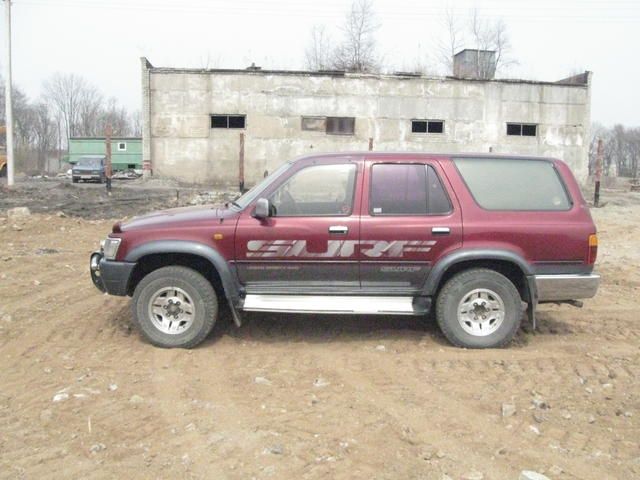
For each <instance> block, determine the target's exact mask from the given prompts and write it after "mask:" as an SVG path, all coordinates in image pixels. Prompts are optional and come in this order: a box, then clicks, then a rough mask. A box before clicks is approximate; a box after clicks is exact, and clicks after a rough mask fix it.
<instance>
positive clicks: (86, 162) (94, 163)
mask: <svg viewBox="0 0 640 480" xmlns="http://www.w3.org/2000/svg"><path fill="white" fill-rule="evenodd" d="M100 161H101V159H100V158H86V157H84V158H81V159H80V160H78V163H77V165H78V166H80V167H100V166H101V165H102V164H101V163H100Z"/></svg>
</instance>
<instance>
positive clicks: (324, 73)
mask: <svg viewBox="0 0 640 480" xmlns="http://www.w3.org/2000/svg"><path fill="white" fill-rule="evenodd" d="M142 60H143V64H144V65H145V68H147V69H148V70H149V72H151V73H155V74H203V75H204V74H209V75H216V74H217V75H259V76H264V75H289V76H303V77H305V76H306V77H337V78H362V79H394V78H395V79H400V80H408V79H424V80H456V81H460V82H493V83H512V84H521V83H526V84H535V85H555V86H558V85H561V86H563V87H583V88H584V87H586V86H588V85H589V80H590V76H591V72H585V73H584V74H583V75H584V83H578V82H571V83H568V82H566V80H567V79H563V80H559V81H555V82H552V81H539V80H523V79H515V78H492V79H474V78H461V77H453V76H435V75H424V74H422V73H418V72H396V73H352V72H345V71H341V70H319V71H310V70H265V69H262V68H257V67H254V68H251V67H250V68H247V69H234V68H212V69H204V68H169V67H154V66H153V65H151V63H150V62H149V61H148V60H147V59H146V58H144V57H143V58H142ZM145 62H146V63H145Z"/></svg>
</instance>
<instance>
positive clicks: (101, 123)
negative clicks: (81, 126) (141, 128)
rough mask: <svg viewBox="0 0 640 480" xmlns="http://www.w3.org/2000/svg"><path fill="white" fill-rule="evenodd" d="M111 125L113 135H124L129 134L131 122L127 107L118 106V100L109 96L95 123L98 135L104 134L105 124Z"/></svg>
mask: <svg viewBox="0 0 640 480" xmlns="http://www.w3.org/2000/svg"><path fill="white" fill-rule="evenodd" d="M109 124H110V125H111V128H112V129H113V136H114V137H126V136H129V135H130V134H131V123H130V118H129V112H127V109H126V108H124V107H122V106H119V105H118V101H117V100H116V99H115V98H113V97H111V98H110V99H109V100H108V101H107V105H106V108H105V109H104V110H103V111H102V112H101V115H100V118H99V119H98V122H97V124H96V128H97V129H98V131H99V132H101V133H100V135H104V132H105V130H106V128H107V125H109Z"/></svg>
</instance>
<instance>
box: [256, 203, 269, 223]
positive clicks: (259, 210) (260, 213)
mask: <svg viewBox="0 0 640 480" xmlns="http://www.w3.org/2000/svg"><path fill="white" fill-rule="evenodd" d="M269 210H270V207H269V200H267V199H266V198H259V199H258V201H257V202H256V208H255V209H254V211H253V216H254V218H258V219H260V220H262V219H264V218H267V217H269Z"/></svg>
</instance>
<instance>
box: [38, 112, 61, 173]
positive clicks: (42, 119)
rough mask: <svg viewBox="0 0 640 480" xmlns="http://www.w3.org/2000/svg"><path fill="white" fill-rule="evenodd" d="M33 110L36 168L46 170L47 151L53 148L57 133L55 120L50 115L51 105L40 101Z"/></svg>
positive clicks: (41, 170) (40, 170)
mask: <svg viewBox="0 0 640 480" xmlns="http://www.w3.org/2000/svg"><path fill="white" fill-rule="evenodd" d="M33 112H34V125H33V133H34V142H33V143H34V147H35V150H36V152H37V163H36V166H37V170H38V171H39V172H44V171H45V170H46V167H47V165H46V158H47V153H48V152H50V151H51V150H54V149H55V146H56V143H57V140H58V138H57V137H58V135H57V133H58V132H57V128H56V125H55V122H54V120H53V118H52V116H51V107H50V106H49V105H47V103H45V102H40V103H38V104H37V105H35V106H34V107H33Z"/></svg>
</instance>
